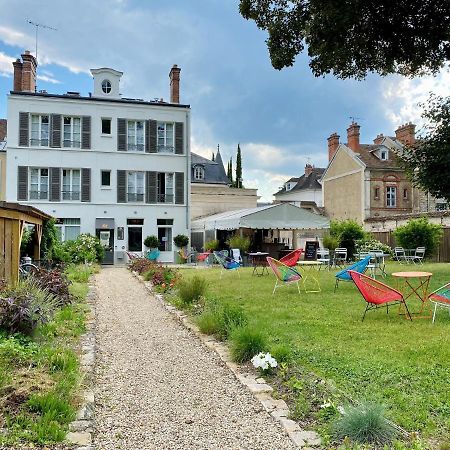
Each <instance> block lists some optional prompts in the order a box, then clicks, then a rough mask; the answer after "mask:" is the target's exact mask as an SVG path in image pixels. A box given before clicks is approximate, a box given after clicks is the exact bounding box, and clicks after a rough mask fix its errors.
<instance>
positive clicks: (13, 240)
mask: <svg viewBox="0 0 450 450" xmlns="http://www.w3.org/2000/svg"><path fill="white" fill-rule="evenodd" d="M50 218H51V216H49V215H48V214H46V213H44V212H43V211H40V210H39V209H37V208H33V207H32V206H27V205H20V204H19V203H9V202H0V279H4V280H6V281H7V282H8V283H13V284H15V283H16V282H17V280H18V279H19V263H20V242H21V240H22V234H23V230H24V229H25V224H32V225H34V233H35V236H34V251H33V258H34V259H36V260H38V259H40V252H41V238H42V224H43V222H44V220H46V219H50Z"/></svg>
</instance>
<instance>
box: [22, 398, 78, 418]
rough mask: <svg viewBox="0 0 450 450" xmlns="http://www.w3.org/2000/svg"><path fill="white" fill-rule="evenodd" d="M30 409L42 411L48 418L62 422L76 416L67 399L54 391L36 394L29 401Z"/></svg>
mask: <svg viewBox="0 0 450 450" xmlns="http://www.w3.org/2000/svg"><path fill="white" fill-rule="evenodd" d="M27 405H28V408H29V409H30V411H33V412H37V413H40V414H41V415H42V416H44V417H47V418H48V419H51V420H55V421H57V422H60V423H68V422H70V421H71V420H73V419H74V418H75V410H74V409H73V407H72V406H71V405H70V404H69V403H68V402H67V400H65V399H63V398H61V397H59V396H58V395H56V394H55V393H54V392H48V393H46V394H34V395H32V396H31V397H30V399H29V400H28V402H27Z"/></svg>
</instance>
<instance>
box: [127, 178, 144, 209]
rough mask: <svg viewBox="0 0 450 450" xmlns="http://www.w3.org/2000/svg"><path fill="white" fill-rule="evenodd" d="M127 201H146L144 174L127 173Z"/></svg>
mask: <svg viewBox="0 0 450 450" xmlns="http://www.w3.org/2000/svg"><path fill="white" fill-rule="evenodd" d="M127 200H128V201H129V202H143V201H144V172H127Z"/></svg>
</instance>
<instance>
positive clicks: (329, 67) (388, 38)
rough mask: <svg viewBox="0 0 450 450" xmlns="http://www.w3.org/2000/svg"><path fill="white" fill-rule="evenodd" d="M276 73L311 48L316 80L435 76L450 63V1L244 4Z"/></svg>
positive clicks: (273, 0)
mask: <svg viewBox="0 0 450 450" xmlns="http://www.w3.org/2000/svg"><path fill="white" fill-rule="evenodd" d="M240 12H241V14H242V16H243V17H244V18H246V19H253V20H254V21H255V23H256V25H257V26H258V27H259V28H261V29H264V30H267V32H268V33H269V37H268V39H267V41H266V42H267V46H268V49H269V54H270V59H271V61H272V65H273V67H274V68H275V69H282V68H284V67H288V66H292V65H293V64H294V61H295V58H296V56H297V55H298V54H299V53H302V52H303V51H304V50H305V48H306V49H307V52H308V55H309V58H310V61H309V65H310V67H311V70H312V72H313V74H314V75H315V76H322V75H325V74H329V73H332V74H333V75H335V76H337V77H339V78H357V79H361V78H364V77H365V76H366V75H367V73H369V72H378V73H379V74H381V75H387V74H390V73H399V74H402V75H406V76H414V75H424V74H426V73H436V72H437V71H438V70H439V69H440V68H441V67H442V65H443V63H445V62H446V61H447V60H449V59H450V2H449V0H240Z"/></svg>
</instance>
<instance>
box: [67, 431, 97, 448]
mask: <svg viewBox="0 0 450 450" xmlns="http://www.w3.org/2000/svg"><path fill="white" fill-rule="evenodd" d="M66 441H69V442H70V443H72V444H77V445H90V444H92V435H91V433H87V432H84V431H83V432H69V433H67V436H66Z"/></svg>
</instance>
